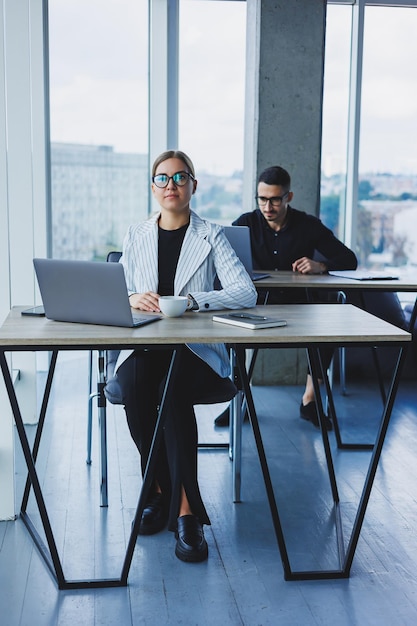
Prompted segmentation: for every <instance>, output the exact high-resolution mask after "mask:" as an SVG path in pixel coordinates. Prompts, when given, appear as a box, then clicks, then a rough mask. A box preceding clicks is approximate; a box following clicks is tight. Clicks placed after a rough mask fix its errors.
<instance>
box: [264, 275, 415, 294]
mask: <svg viewBox="0 0 417 626" xmlns="http://www.w3.org/2000/svg"><path fill="white" fill-rule="evenodd" d="M265 272H266V273H268V274H269V276H268V278H262V279H261V280H257V281H256V282H255V287H262V288H267V289H272V288H274V287H275V288H282V289H283V288H287V287H288V288H304V289H305V288H322V289H324V288H327V289H337V290H341V291H343V290H345V289H361V290H370V289H375V290H379V291H381V290H382V291H414V292H417V280H416V279H414V280H412V279H410V278H409V277H407V278H403V277H399V278H397V279H391V280H352V279H349V278H341V277H338V276H333V275H332V274H299V273H297V272H280V271H270V270H265Z"/></svg>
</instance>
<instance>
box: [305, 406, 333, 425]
mask: <svg viewBox="0 0 417 626" xmlns="http://www.w3.org/2000/svg"><path fill="white" fill-rule="evenodd" d="M300 417H301V419H303V420H307V422H311V423H312V424H313V426H315V427H316V428H319V414H318V412H317V406H316V403H315V402H314V400H313V402H309V403H308V404H303V401H301V404H300ZM324 425H325V427H326V430H332V428H333V426H332V422H331V421H330V418H329V417H328V416H327V415H325V416H324Z"/></svg>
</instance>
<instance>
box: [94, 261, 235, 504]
mask: <svg viewBox="0 0 417 626" xmlns="http://www.w3.org/2000/svg"><path fill="white" fill-rule="evenodd" d="M121 255H122V253H121V252H116V251H113V252H109V254H108V255H107V261H108V262H111V263H118V262H119V260H120V257H121ZM118 356H119V350H98V358H97V375H96V385H97V386H96V389H95V390H93V351H91V352H90V355H89V401H88V417H87V464H88V465H90V464H91V445H92V423H93V400H94V398H97V409H98V422H99V433H100V506H103V507H106V506H108V483H107V413H106V404H107V401H108V402H110V403H111V404H115V405H117V404H120V405H122V404H123V398H122V391H121V388H120V385H119V382H118V380H117V376H115V373H114V370H115V367H116V362H117V359H118ZM241 393H242V392H240V391H239V392H238V389H237V387H236V385H235V384H234V382H233V380H232V379H231V378H224V379H222V381H221V383H220V384H219V385H218V387H216V389H215V390H213V391H211V392H210V393H208V394H207V396H205V397H200V398H199V402H198V403H199V404H219V403H221V402H229V401H230V400H232V399H233V398H234V397H235V396H236V395H239V394H241ZM239 406H241V400H240V404H239V403H237V405H236V411H238V410H239V408H238V407H239ZM238 417H239V416H238ZM230 434H231V437H230V441H229V443H222V442H212V443H211V442H199V444H198V447H199V448H225V449H227V450H228V451H229V456H230V457H231V458H232V457H233V437H232V434H233V431H232V427H231V429H230ZM239 458H240V439H239ZM239 474H240V471H239ZM235 493H236V490H235ZM239 497H240V495H239ZM235 499H236V498H235ZM238 499H239V498H238Z"/></svg>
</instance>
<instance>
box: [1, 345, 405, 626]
mask: <svg viewBox="0 0 417 626" xmlns="http://www.w3.org/2000/svg"><path fill="white" fill-rule="evenodd" d="M368 386H369V385H368ZM348 391H349V395H348V396H347V397H342V396H340V395H339V394H338V392H337V391H336V396H335V398H336V402H337V407H338V410H339V412H338V414H339V418H340V422H341V424H342V426H343V429H344V433H345V438H346V439H348V438H349V437H350V436H354V437H355V438H356V439H362V440H367V439H368V440H369V438H372V437H373V436H375V431H376V424H377V418H378V416H379V412H380V409H381V401H380V398H379V396H378V393H377V391H376V390H372V389H368V388H367V387H361V388H359V387H358V385H357V384H354V382H353V381H349V382H348ZM300 392H301V389H300V388H294V387H254V396H255V401H256V404H257V407H258V412H259V420H260V424H261V429H262V433H263V436H264V443H265V447H266V451H267V454H268V458H269V461H270V469H271V473H272V476H273V482H274V486H275V489H276V494H277V500H278V506H279V508H280V513H281V514H282V522H283V526H284V532H285V536H286V539H287V544H288V549H289V556H290V561H291V564H292V566H293V568H294V569H299V568H303V569H305V568H308V567H326V568H328V567H337V565H338V563H337V552H336V542H335V533H334V528H333V523H332V520H333V517H332V512H331V504H332V501H331V494H330V489H329V483H328V479H327V475H326V471H325V467H324V460H323V459H324V457H323V449H322V444H321V438H320V434H319V432H318V431H317V430H316V429H314V428H313V427H312V425H311V424H309V423H306V422H304V421H302V420H300V419H299V417H298V406H299V402H300ZM86 400H87V355H86V354H85V353H77V354H68V355H62V356H60V360H59V362H58V366H57V375H56V380H55V386H54V391H53V395H52V401H51V406H50V412H49V414H48V419H47V425H46V427H45V432H44V437H43V441H42V446H41V451H40V455H39V462H38V468H39V475H40V478H41V482H42V486H43V489H44V495H45V498H46V502H47V506H48V510H49V512H50V515H51V523H52V526H53V529H54V532H55V533H56V539H57V543H58V549H59V551H60V554H61V556H62V561H63V567H64V571H65V574H66V577H67V578H69V579H70V578H73V579H74V578H88V577H89V576H101V577H113V576H119V575H120V569H121V566H122V561H123V556H124V550H125V545H126V541H127V538H128V535H129V531H130V524H131V520H132V516H133V512H134V509H135V506H136V502H137V496H138V491H139V488H140V478H139V474H138V456H137V453H136V450H135V448H134V446H133V444H132V442H131V439H130V437H129V434H128V431H127V426H126V422H125V419H124V415H123V411H122V410H121V408H120V407H109V409H108V433H109V445H108V448H109V507H108V509H103V508H100V506H99V487H98V455H97V437H95V439H94V450H93V455H94V456H93V464H92V465H91V466H90V467H88V466H87V465H86V463H85V447H86V429H85V427H86V407H87V402H86ZM221 408H222V407H221V405H218V406H217V407H206V408H204V409H203V410H201V409H199V410H198V419H199V424H200V433H201V438H202V439H203V438H204V439H206V440H207V439H210V440H213V439H215V438H216V437H217V438H220V439H222V440H225V439H226V437H227V429H221V430H220V431H219V430H217V432H216V430H215V429H214V428H213V417H214V416H215V415H216V414H217V413H218V412H219V411H220V410H221ZM33 430H34V428H33V427H28V431H29V432H30V433H31V435H32V431H33ZM96 434H97V433H96V429H95V430H94V435H96ZM331 441H332V445H333V444H334V437H333V436H332V438H331ZM416 450H417V389H416V384H415V382H410V381H408V382H406V383H403V384H401V387H400V391H399V395H398V397H397V402H396V406H395V410H394V413H393V417H392V421H391V424H390V428H389V431H388V435H387V439H386V443H385V446H384V449H383V453H382V459H381V463H380V467H379V469H378V472H377V476H376V479H375V485H374V489H373V492H372V495H371V499H370V503H369V507H368V511H367V515H366V517H365V522H364V526H363V530H362V533H361V538H360V540H359V544H358V548H357V552H356V556H355V559H354V561H353V567H352V571H351V576H350V578H349V579H346V580H328V581H303V582H285V581H284V579H283V570H282V565H281V562H280V557H279V553H278V549H277V544H276V539H275V536H274V532H273V527H272V522H271V516H270V512H269V508H268V504H267V501H266V495H265V489H264V486H263V481H262V476H261V471H260V467H259V462H258V460H257V456H256V451H255V447H254V443H253V435H252V433H251V430H250V426H249V424H245V426H244V452H243V455H244V457H243V485H242V496H243V501H242V503H240V504H233V502H232V498H231V464H230V461H229V459H228V455H227V453H226V452H224V451H219V450H216V451H214V450H204V451H200V452H199V471H200V485H201V490H202V493H203V497H204V500H205V502H206V505H207V508H208V511H209V514H210V517H211V521H212V526H211V527H206V537H207V541H208V544H209V559H208V561H207V562H205V563H201V564H185V563H182V562H181V561H179V560H178V559H177V558H176V557H175V555H174V544H175V542H174V537H173V535H172V533H169V532H168V531H164V532H162V533H160V534H158V535H155V536H152V537H140V538H139V539H138V542H137V546H136V550H135V553H134V557H133V563H132V567H131V570H130V575H129V585H128V587H127V588H115V589H104V590H88V591H84V590H81V591H80V590H78V591H58V590H57V588H56V585H55V583H54V582H53V580H52V578H51V576H50V575H49V573H48V571H47V569H46V567H45V565H44V562H43V561H42V559H41V558H40V557H39V554H38V552H37V549H36V548H34V546H33V543H32V540H31V538H30V536H29V535H28V532H27V530H26V528H25V527H24V525H23V523H22V522H21V521H20V520H19V519H18V520H17V521H15V522H1V523H0V616H1V617H0V623H1V624H2V625H4V626H17V625H19V626H20V625H25V626H26V625H27V626H29V625H30V626H43V625H48V626H49V625H55V624H56V625H59V626H67V625H68V626H74V625H77V626H78V625H84V624H85V625H96V624H97V625H98V624H100V625H102V624H103V625H116V624H117V625H123V626H128V625H130V624H134V625H139V624H140V625H142V624H149V625H152V626H153V625H158V626H159V625H171V624H187V626H189V625H193V624H197V625H199V626H203V625H213V626H215V625H219V626H220V625H224V626H228V625H231V626H238V625H242V624H243V625H245V626H258V625H262V626H267V625H274V626H275V625H277V624H279V625H280V624H283V625H287V624H288V625H293V624H294V625H295V624H300V625H306V624H337V625H338V626H342V625H346V626H347V625H349V626H352V625H356V624H357V625H361V626H362V625H373V624H375V625H376V624H378V626H381V625H390V626H391V625H392V624H396V625H397V624H404V625H407V626H409V625H411V624H415V623H417V479H416V471H415V468H416ZM368 460H369V453H367V452H357V451H356V452H355V451H343V452H336V453H335V466H336V472H337V476H338V479H339V489H340V493H341V501H342V516H343V525H344V531H345V533H346V535H347V536H349V531H350V528H351V525H352V521H353V516H354V513H355V507H356V505H357V502H358V497H359V494H360V491H361V488H362V484H363V481H364V476H365V473H366V469H367V462H368ZM16 472H17V501H20V499H19V498H20V496H21V493H22V489H23V482H24V478H25V470H24V464H23V461H22V456H21V453H20V450H19V447H18V446H17V451H16ZM28 510H29V511H30V512H31V513H32V514H33V517H34V518H35V519H36V517H37V516H36V506H35V504H34V502H33V501H31V502H30V504H29V507H28Z"/></svg>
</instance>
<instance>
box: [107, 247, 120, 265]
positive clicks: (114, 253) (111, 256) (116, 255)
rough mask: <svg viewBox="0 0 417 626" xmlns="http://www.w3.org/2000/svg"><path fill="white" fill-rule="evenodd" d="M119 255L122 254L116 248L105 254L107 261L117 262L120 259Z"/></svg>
mask: <svg viewBox="0 0 417 626" xmlns="http://www.w3.org/2000/svg"><path fill="white" fill-rule="evenodd" d="M121 256H122V253H121V252H119V251H118V250H112V251H111V252H109V253H108V255H107V261H108V262H109V263H118V262H119V261H120V257H121Z"/></svg>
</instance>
